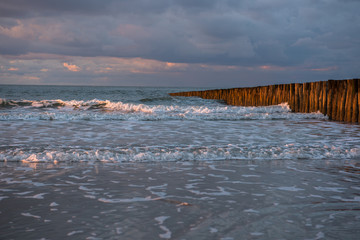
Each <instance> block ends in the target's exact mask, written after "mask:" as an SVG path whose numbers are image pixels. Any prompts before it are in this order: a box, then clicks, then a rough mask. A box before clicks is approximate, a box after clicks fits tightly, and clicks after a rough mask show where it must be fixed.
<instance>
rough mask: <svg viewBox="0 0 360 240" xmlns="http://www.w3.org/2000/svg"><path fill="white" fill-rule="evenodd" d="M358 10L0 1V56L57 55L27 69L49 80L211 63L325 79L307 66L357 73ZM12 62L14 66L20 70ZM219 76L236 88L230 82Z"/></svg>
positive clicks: (280, 4) (214, 2)
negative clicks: (45, 63)
mask: <svg viewBox="0 0 360 240" xmlns="http://www.w3.org/2000/svg"><path fill="white" fill-rule="evenodd" d="M359 8H360V2H359V1H347V0H346V1H345V0H332V1H316V2H314V1H311V0H303V1H296V2H291V3H290V2H289V1H287V0H273V1H266V0H242V1H236V0H199V1H191V0H157V1H149V0H132V1H130V0H124V1H117V0H104V1H96V0H77V1H72V0H63V1H55V0H48V1H44V0H33V1H26V0H2V1H0V55H1V56H5V57H6V59H23V58H27V59H28V60H33V61H41V62H43V61H42V60H45V59H49V60H56V62H57V64H58V65H56V64H54V65H51V66H42V67H41V68H34V69H36V71H37V72H40V73H41V74H47V77H49V78H50V77H51V76H52V75H51V73H52V72H53V73H56V74H60V72H58V70H59V69H58V68H59V67H60V68H62V67H65V68H66V69H67V70H68V71H63V68H62V69H61V70H62V71H61V72H62V74H66V72H67V73H68V75H66V76H64V77H70V75H71V74H70V73H69V71H77V72H80V70H82V71H81V72H82V74H85V72H95V71H97V72H98V73H101V74H109V76H107V77H109V79H110V78H111V77H112V76H110V75H111V74H113V73H115V72H118V71H120V70H119V69H122V70H121V71H122V72H126V73H128V74H131V73H133V74H143V75H144V74H149V78H150V77H151V75H154V74H156V73H159V72H166V71H167V74H169V73H170V70H176V71H177V74H179V73H180V72H182V73H181V74H186V73H185V72H184V69H189V67H190V66H191V67H195V66H196V67H199V68H200V69H204V68H202V67H201V66H206V68H207V69H210V68H211V66H213V67H212V69H213V70H214V71H215V69H216V72H217V73H220V72H221V71H223V73H224V74H228V71H229V69H232V70H234V69H242V70H244V69H247V70H246V71H249V72H247V74H245V75H246V76H248V77H249V78H251V77H250V76H251V74H250V73H252V72H253V71H261V72H264V71H265V70H271V71H266V72H267V73H268V74H273V76H280V77H281V78H286V77H287V75H281V74H285V72H289V73H290V72H293V74H292V75H294V73H295V71H296V70H294V69H303V71H307V72H312V73H313V74H324V75H322V76H324V77H331V78H334V76H330V75H326V73H329V72H334V71H330V70H329V71H317V70H312V71H309V69H327V68H328V67H329V66H337V69H336V71H337V72H341V71H344V72H345V71H347V72H349V74H351V75H355V76H356V75H357V74H359V70H358V69H359V61H358V56H359V55H360V47H359V46H360V31H359V25H358V24H357V23H358V22H360V15H359V14H358V11H357V9H359ZM79 58H83V59H85V58H87V59H90V58H97V59H98V63H99V66H102V67H96V66H95V65H92V64H90V65H91V66H87V65H86V64H85V65H83V64H82V62H81V65H79V66H81V69H80V68H79V66H77V65H72V64H70V62H72V61H73V59H79ZM107 59H117V60H116V61H115V63H117V62H122V64H124V67H119V66H120V65H116V64H115V65H116V66H113V65H111V64H110V63H109V62H107ZM119 59H121V60H119ZM140 59H141V60H140ZM101 61H104V62H101ZM59 62H60V64H61V65H59ZM90 62H92V61H90ZM140 62H141V63H142V64H143V65H141V64H140ZM65 63H66V64H67V65H66V66H65V65H64V64H65ZM76 63H77V64H80V62H79V63H78V62H76ZM138 63H139V64H138ZM167 63H170V64H169V65H168V64H167ZM174 64H183V65H174ZM130 66H132V68H131V67H130ZM264 66H269V68H268V69H266V68H264ZM9 67H11V66H8V68H9ZM16 67H17V68H19V69H20V70H19V71H17V72H18V73H20V72H21V71H23V66H16ZM8 68H6V69H8ZM41 69H49V70H48V71H47V72H45V71H41ZM94 69H96V70H94ZM129 69H132V71H130V70H129ZM200 69H199V71H200V72H201V70H200ZM334 70H335V69H334ZM24 71H25V70H24ZM34 71H35V70H34ZM244 71H245V70H244ZM280 72H281V73H280ZM188 74H190V72H188ZM275 74H279V75H275ZM245 75H244V76H245ZM187 76H188V75H186V76H185V75H184V78H185V77H187ZM289 76H291V74H289ZM340 76H341V75H340ZM102 77H103V78H102V79H105V76H102ZM253 77H254V78H255V77H258V75H257V74H254V75H253ZM317 77H318V76H317ZM40 78H41V77H40ZM239 78H240V77H239ZM129 79H131V77H129ZM234 79H235V78H234ZM296 79H298V80H299V81H301V80H302V78H300V77H298V78H296ZM296 79H295V80H296ZM284 80H286V81H290V80H291V79H289V80H287V79H284ZM129 81H131V80H129ZM154 81H155V80H154ZM228 81H229V82H233V84H238V82H236V81H234V80H233V78H229V80H228ZM291 81H293V80H291ZM203 82H204V84H205V83H206V80H203Z"/></svg>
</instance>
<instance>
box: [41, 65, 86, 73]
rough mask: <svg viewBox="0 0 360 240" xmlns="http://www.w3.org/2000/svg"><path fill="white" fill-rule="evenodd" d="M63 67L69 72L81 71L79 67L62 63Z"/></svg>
mask: <svg viewBox="0 0 360 240" xmlns="http://www.w3.org/2000/svg"><path fill="white" fill-rule="evenodd" d="M63 66H64V67H65V68H66V69H67V70H69V71H70V72H79V71H80V70H81V69H80V67H79V66H76V65H74V64H69V63H63ZM40 71H41V70H40Z"/></svg>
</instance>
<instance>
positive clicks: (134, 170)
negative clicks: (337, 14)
mask: <svg viewBox="0 0 360 240" xmlns="http://www.w3.org/2000/svg"><path fill="white" fill-rule="evenodd" d="M186 90H191V89H182V88H141V87H70V86H68V87H63V86H10V85H0V162H1V167H0V219H1V220H0V221H1V223H0V238H4V239H26V238H28V239H41V238H43V239H60V238H61V239H62V238H74V239H78V238H80V239H159V238H163V239H191V238H196V239H289V238H295V239H356V238H357V236H358V235H359V234H360V207H359V204H360V175H359V173H360V126H359V125H356V124H343V123H338V122H332V121H328V120H327V118H326V117H325V116H323V115H322V114H321V113H311V114H301V113H291V112H290V110H289V107H288V106H287V104H286V103H284V104H281V105H278V106H269V107H238V106H227V105H225V104H224V103H222V102H219V101H213V100H204V99H199V98H183V97H171V96H169V95H168V93H170V92H177V91H186ZM54 229H57V230H54ZM1 236H4V237H1Z"/></svg>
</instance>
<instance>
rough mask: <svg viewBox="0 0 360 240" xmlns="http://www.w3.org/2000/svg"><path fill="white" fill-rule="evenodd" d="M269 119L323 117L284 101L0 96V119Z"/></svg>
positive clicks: (323, 117)
mask: <svg viewBox="0 0 360 240" xmlns="http://www.w3.org/2000/svg"><path fill="white" fill-rule="evenodd" d="M1 110H2V111H1ZM9 111H11V114H9ZM258 119H260V120H272V119H294V120H296V119H326V117H325V116H324V115H323V114H321V113H319V112H318V113H311V114H301V113H296V114H295V113H291V111H290V108H289V106H288V105H287V104H286V103H283V104H280V105H276V106H266V107H239V106H228V105H223V104H208V105H206V104H205V105H163V104H162V105H146V104H136V103H124V102H121V101H119V102H112V101H108V100H105V101H103V100H98V99H93V100H89V101H77V100H71V101H63V100H60V99H56V100H41V101H31V100H20V101H14V100H6V99H0V120H3V121H4V120H6V121H7V120H61V121H67V120H92V121H96V120H140V121H158V120H258Z"/></svg>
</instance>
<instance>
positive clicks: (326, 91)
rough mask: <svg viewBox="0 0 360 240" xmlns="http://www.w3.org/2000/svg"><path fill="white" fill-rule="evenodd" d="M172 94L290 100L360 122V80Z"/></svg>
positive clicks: (297, 107)
mask: <svg viewBox="0 0 360 240" xmlns="http://www.w3.org/2000/svg"><path fill="white" fill-rule="evenodd" d="M170 95H171V96H185V97H201V98H205V99H218V100H224V101H225V102H226V103H227V104H229V105H235V106H269V105H277V104H280V103H284V102H287V103H288V104H289V106H290V108H291V110H292V111H293V112H302V113H310V112H317V111H320V112H321V113H323V114H325V115H327V116H328V117H329V119H331V120H336V121H344V122H353V123H359V122H360V111H359V107H360V79H349V80H328V81H321V82H308V83H292V84H279V85H270V86H261V87H250V88H231V89H215V90H206V91H191V92H178V93H170Z"/></svg>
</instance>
